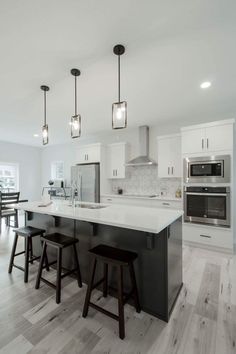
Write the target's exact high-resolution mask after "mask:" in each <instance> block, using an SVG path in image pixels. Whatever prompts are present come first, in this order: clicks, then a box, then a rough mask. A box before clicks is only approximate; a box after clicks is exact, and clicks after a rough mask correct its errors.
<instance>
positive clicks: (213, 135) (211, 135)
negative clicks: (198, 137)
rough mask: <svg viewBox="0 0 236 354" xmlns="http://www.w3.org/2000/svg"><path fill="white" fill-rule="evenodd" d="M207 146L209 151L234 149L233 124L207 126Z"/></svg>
mask: <svg viewBox="0 0 236 354" xmlns="http://www.w3.org/2000/svg"><path fill="white" fill-rule="evenodd" d="M206 148H207V150H209V151H221V150H232V149H233V125H232V124H227V125H217V126H215V127H210V128H206Z"/></svg>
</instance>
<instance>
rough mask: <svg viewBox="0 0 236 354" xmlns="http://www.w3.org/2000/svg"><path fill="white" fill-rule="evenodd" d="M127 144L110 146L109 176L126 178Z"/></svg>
mask: <svg viewBox="0 0 236 354" xmlns="http://www.w3.org/2000/svg"><path fill="white" fill-rule="evenodd" d="M125 162H126V145H125V144H114V145H109V146H108V178H114V179H115V178H125Z"/></svg>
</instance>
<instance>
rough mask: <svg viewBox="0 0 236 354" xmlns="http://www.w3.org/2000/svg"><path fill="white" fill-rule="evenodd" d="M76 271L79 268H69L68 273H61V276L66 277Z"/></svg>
mask: <svg viewBox="0 0 236 354" xmlns="http://www.w3.org/2000/svg"><path fill="white" fill-rule="evenodd" d="M76 271H77V269H71V270H68V271H67V272H66V273H63V274H61V278H64V277H66V276H67V275H70V274H72V273H75V272H76Z"/></svg>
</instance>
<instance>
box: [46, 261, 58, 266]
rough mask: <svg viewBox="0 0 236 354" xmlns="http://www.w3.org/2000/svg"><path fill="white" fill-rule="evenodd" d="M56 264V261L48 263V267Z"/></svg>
mask: <svg viewBox="0 0 236 354" xmlns="http://www.w3.org/2000/svg"><path fill="white" fill-rule="evenodd" d="M56 263H57V261H52V262H50V263H48V266H49V267H50V266H52V265H53V264H56Z"/></svg>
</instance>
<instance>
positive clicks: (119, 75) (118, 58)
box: [118, 55, 120, 102]
mask: <svg viewBox="0 0 236 354" xmlns="http://www.w3.org/2000/svg"><path fill="white" fill-rule="evenodd" d="M118 102H120V55H118Z"/></svg>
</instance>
